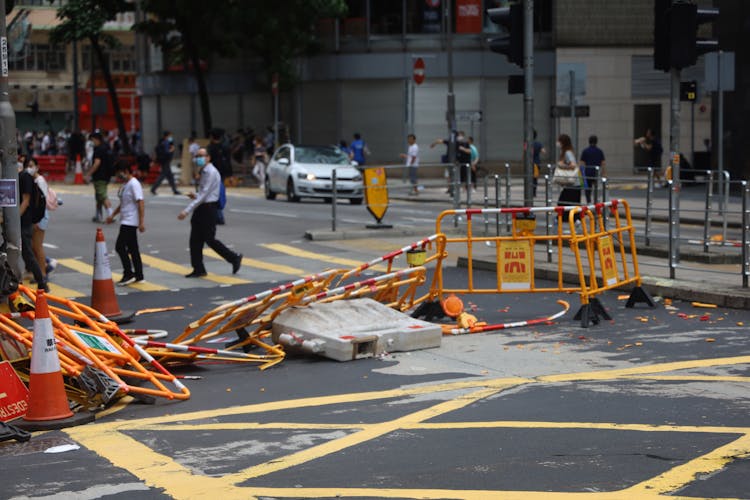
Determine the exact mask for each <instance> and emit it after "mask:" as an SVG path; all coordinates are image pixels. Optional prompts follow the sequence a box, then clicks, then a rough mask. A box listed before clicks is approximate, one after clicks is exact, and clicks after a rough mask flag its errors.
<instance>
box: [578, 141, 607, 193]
mask: <svg viewBox="0 0 750 500" xmlns="http://www.w3.org/2000/svg"><path fill="white" fill-rule="evenodd" d="M597 142H599V139H598V138H597V137H596V136H595V135H592V136H590V137H589V147H587V148H586V149H584V150H583V153H581V166H583V181H584V186H585V188H584V193H586V204H591V191H592V189H593V188H594V187H596V185H597V182H598V175H597V170H596V167H599V173H600V174H601V175H604V167H605V166H606V164H607V160H606V159H605V158H604V151H602V150H601V149H599V147H598V146H597ZM594 201H596V200H594Z"/></svg>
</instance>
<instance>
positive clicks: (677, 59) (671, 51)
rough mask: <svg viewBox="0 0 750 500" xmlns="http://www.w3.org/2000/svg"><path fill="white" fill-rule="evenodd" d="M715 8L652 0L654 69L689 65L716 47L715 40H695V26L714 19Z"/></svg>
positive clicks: (665, 0)
mask: <svg viewBox="0 0 750 500" xmlns="http://www.w3.org/2000/svg"><path fill="white" fill-rule="evenodd" d="M718 17H719V9H716V8H713V7H709V8H700V9H699V8H698V7H697V6H696V5H695V4H692V3H688V2H685V1H678V2H675V3H672V2H671V0H656V2H655V3H654V68H655V69H661V70H663V71H669V69H670V68H677V69H682V68H687V67H688V66H693V65H694V64H695V63H696V61H697V60H698V56H699V55H701V54H705V53H707V52H712V51H714V50H718V48H719V43H718V41H716V40H705V39H699V38H698V36H697V34H698V27H699V26H700V25H701V24H704V23H710V22H714V21H715V20H716V19H717V18H718Z"/></svg>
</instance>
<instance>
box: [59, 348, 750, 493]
mask: <svg viewBox="0 0 750 500" xmlns="http://www.w3.org/2000/svg"><path fill="white" fill-rule="evenodd" d="M739 364H750V356H737V357H729V358H714V359H702V360H693V361H681V362H673V363H661V364H655V365H650V366H639V367H632V368H625V369H614V370H601V371H590V372H582V373H570V374H560V375H548V376H540V377H536V378H533V379H530V378H514V377H510V378H501V379H473V380H462V381H457V382H447V383H442V384H432V385H425V386H417V387H409V388H401V389H391V390H385V391H375V392H362V393H353V394H337V395H332V396H321V397H312V398H302V399H294V400H286V401H273V402H269V403H259V404H251V405H244V406H237V407H231V408H219V409H212V410H203V411H195V412H189V413H184V414H176V415H165V416H160V417H152V418H145V419H141V420H138V421H113V422H107V423H97V424H95V425H89V426H82V427H73V428H70V429H66V430H65V431H64V432H66V433H67V434H68V435H69V436H70V437H71V438H73V439H75V440H76V441H78V442H79V443H81V444H82V445H84V446H86V447H87V448H89V449H90V450H92V451H94V452H95V453H98V454H99V455H101V456H102V457H104V458H106V459H108V460H109V461H111V462H112V463H113V464H114V465H115V466H118V467H122V468H125V469H127V470H128V471H130V472H131V473H132V474H134V475H136V476H138V477H139V478H140V479H141V480H143V481H144V482H145V483H146V484H147V485H148V486H150V487H153V488H163V489H164V490H165V493H166V494H167V495H170V496H172V497H174V498H181V499H191V498H202V497H203V496H207V495H212V496H221V498H222V500H228V499H233V498H238V499H239V498H242V499H246V498H258V497H274V498H283V497H294V498H320V497H335V496H343V497H357V496H368V497H383V498H428V499H438V498H457V499H467V500H480V499H481V500H484V499H508V498H511V499H513V498H518V499H522V500H537V499H538V500H542V499H552V500H555V499H558V498H559V499H566V500H568V499H578V498H585V499H593V498H596V499H597V500H598V499H624V498H628V499H629V498H646V499H652V498H653V499H657V498H661V499H664V498H667V497H665V496H663V495H667V494H669V493H671V492H674V491H676V490H679V489H680V488H683V487H684V486H685V485H687V484H689V483H691V482H692V481H694V480H695V478H696V475H697V474H708V473H713V472H716V471H718V470H720V469H721V468H723V467H724V466H726V464H727V463H729V462H731V461H732V460H733V459H734V458H739V457H745V456H750V427H721V426H678V425H650V424H618V423H606V422H605V423H601V422H536V421H527V422H524V421H496V422H447V423H428V422H427V421H428V420H430V419H433V418H434V417H436V416H439V415H443V414H446V413H449V412H452V411H455V410H459V409H461V408H464V407H466V406H467V405H469V404H472V403H475V402H477V401H479V400H481V399H485V398H488V397H491V396H494V395H497V394H500V393H502V392H503V391H505V390H507V389H510V388H514V387H518V386H521V385H530V384H550V383H556V382H571V381H604V380H618V379H620V380H630V379H634V378H637V377H638V376H641V377H642V378H645V379H653V378H654V376H653V374H658V373H667V372H674V371H678V370H689V369H697V368H706V367H720V366H734V365H739ZM664 377H669V378H668V380H685V381H692V380H698V379H699V380H701V381H711V380H714V381H725V380H726V378H727V377H723V376H717V377H710V376H698V377H696V376H693V375H691V374H685V376H680V375H668V376H667V375H665V376H664ZM737 378H738V377H731V379H732V381H733V382H738V381H743V382H747V380H736V379H737ZM741 378H742V379H745V378H746V377H741ZM449 391H450V392H456V393H457V395H455V396H454V397H452V399H449V400H444V401H440V402H438V403H436V404H434V405H433V406H430V407H428V408H424V409H420V410H418V411H415V412H412V413H409V414H407V415H403V416H400V417H397V418H395V419H392V420H388V421H385V422H379V423H374V424H360V423H356V424H325V423H323V424H321V423H309V424H308V423H300V422H296V423H288V422H276V423H264V424H260V423H257V422H247V423H242V422H239V423H238V422H234V423H226V424H217V423H211V424H190V423H189V422H190V421H191V420H202V421H209V420H211V419H213V418H216V417H220V416H221V417H226V416H231V415H243V414H248V415H250V414H253V413H265V412H270V411H274V410H284V409H292V408H304V407H316V406H325V405H334V404H342V403H354V402H362V401H376V400H385V399H394V398H404V397H410V396H416V395H423V394H434V393H439V392H449ZM272 428H273V429H349V430H354V431H355V432H353V433H350V434H347V435H346V436H344V437H342V438H339V439H334V440H331V441H328V442H326V443H322V444H320V445H317V446H312V447H310V448H308V449H305V450H302V451H298V452H294V453H291V454H289V455H287V456H284V457H278V458H275V459H273V460H270V461H268V462H266V463H263V464H259V465H255V466H252V467H248V468H246V469H244V470H241V471H239V472H236V473H232V474H226V475H224V476H222V477H207V476H203V475H198V474H193V472H192V471H190V470H189V469H188V468H186V467H184V466H182V465H180V464H179V463H177V462H176V461H175V460H174V459H172V458H171V457H168V456H165V455H163V454H160V453H157V452H155V451H153V450H152V449H151V448H149V447H148V446H146V445H144V444H142V443H140V442H138V441H137V440H135V439H133V438H131V437H129V436H127V435H126V434H125V431H136V430H166V429H168V430H172V431H177V430H185V431H191V432H194V431H196V430H203V431H206V430H220V429H224V430H227V429H235V430H236V429H272ZM468 428H474V429H481V428H484V429H489V428H524V429H537V428H547V429H599V430H612V431H639V432H680V433H696V432H699V433H723V434H738V435H739V436H738V438H737V439H735V440H734V441H732V442H729V443H727V444H725V445H722V446H720V447H718V448H716V449H714V450H712V451H710V452H708V453H705V454H704V455H702V456H699V457H696V458H694V459H692V460H690V461H688V462H686V463H684V464H681V465H678V466H676V467H673V468H672V469H669V470H667V471H665V472H663V473H661V474H659V475H658V476H656V477H653V478H650V479H647V480H645V481H642V482H640V483H638V484H635V485H633V486H630V487H628V488H625V489H623V490H619V491H613V492H593V493H587V492H565V493H562V492H547V491H491V490H442V489H397V488H392V489H390V488H273V487H256V486H247V487H240V486H237V484H241V483H243V482H246V481H247V480H249V479H252V478H257V477H261V476H264V475H266V474H270V473H273V472H277V471H281V470H285V469H288V468H291V467H295V466H297V465H300V464H303V463H306V462H309V461H311V460H314V459H319V458H321V457H325V456H327V455H330V454H333V453H337V452H339V451H341V450H344V449H346V448H349V447H352V446H356V445H359V444H361V443H363V442H366V441H369V440H371V439H376V438H378V437H381V436H383V435H385V434H387V433H390V432H393V431H395V430H398V429H435V430H437V429H468ZM669 498H671V497H669Z"/></svg>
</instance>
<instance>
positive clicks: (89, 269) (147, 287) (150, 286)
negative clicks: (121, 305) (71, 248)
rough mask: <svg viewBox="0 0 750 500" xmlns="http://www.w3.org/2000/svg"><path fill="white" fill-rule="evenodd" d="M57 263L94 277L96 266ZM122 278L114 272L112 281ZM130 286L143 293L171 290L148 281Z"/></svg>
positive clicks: (66, 261)
mask: <svg viewBox="0 0 750 500" xmlns="http://www.w3.org/2000/svg"><path fill="white" fill-rule="evenodd" d="M141 260H142V259H141ZM57 262H58V263H59V264H62V265H63V266H65V267H67V268H70V269H73V270H74V271H78V272H79V273H82V274H87V275H89V276H93V275H94V266H92V265H91V264H87V263H85V262H82V261H80V260H77V259H57ZM121 278H122V274H120V273H116V272H114V271H113V272H112V279H113V280H114V281H119V280H120V279H121ZM128 286H129V287H132V288H135V289H136V290H141V291H142V292H161V291H164V290H169V288H167V287H165V286H161V285H157V284H156V283H150V282H148V281H141V282H140V283H131V284H130V285H128Z"/></svg>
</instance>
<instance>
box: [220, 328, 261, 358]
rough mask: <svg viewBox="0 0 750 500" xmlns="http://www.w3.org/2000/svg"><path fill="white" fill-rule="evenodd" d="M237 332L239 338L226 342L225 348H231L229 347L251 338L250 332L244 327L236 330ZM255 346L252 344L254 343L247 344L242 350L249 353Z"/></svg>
mask: <svg viewBox="0 0 750 500" xmlns="http://www.w3.org/2000/svg"><path fill="white" fill-rule="evenodd" d="M235 333H237V340H235V341H233V342H227V343H226V344H224V348H225V349H229V348H231V347H233V346H235V345H237V344H240V343H242V342H244V341H246V340H247V339H249V338H250V334H249V333H248V332H247V330H245V329H244V328H237V329H236V330H235ZM254 347H255V346H254V345H252V344H245V345H243V346H242V351H243V352H245V353H248V352H250V351H251V350H252V349H253V348H254Z"/></svg>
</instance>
